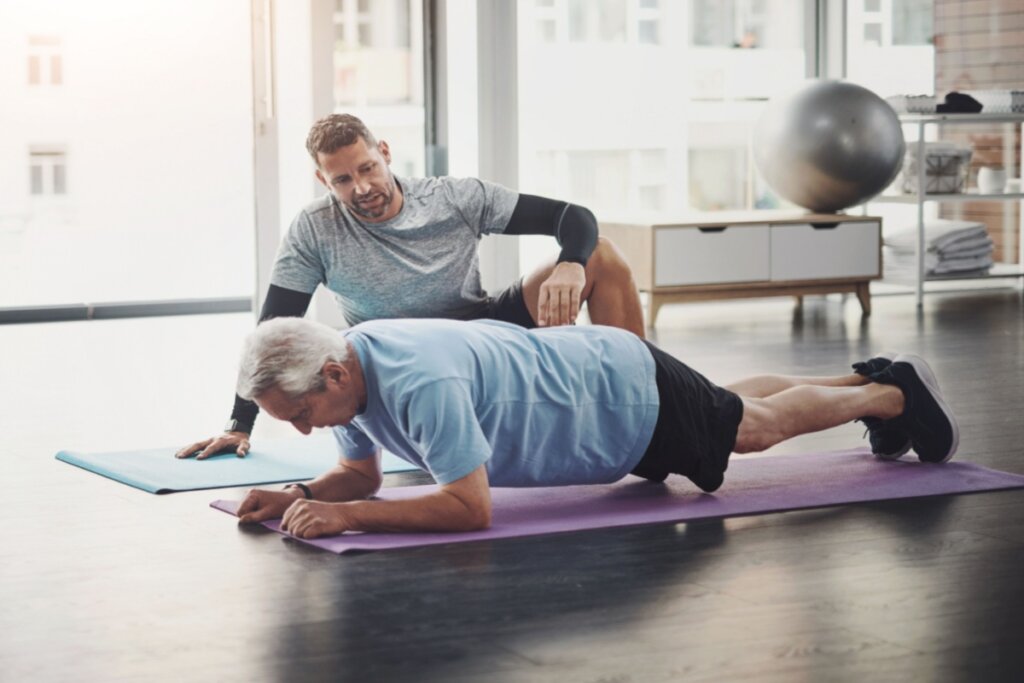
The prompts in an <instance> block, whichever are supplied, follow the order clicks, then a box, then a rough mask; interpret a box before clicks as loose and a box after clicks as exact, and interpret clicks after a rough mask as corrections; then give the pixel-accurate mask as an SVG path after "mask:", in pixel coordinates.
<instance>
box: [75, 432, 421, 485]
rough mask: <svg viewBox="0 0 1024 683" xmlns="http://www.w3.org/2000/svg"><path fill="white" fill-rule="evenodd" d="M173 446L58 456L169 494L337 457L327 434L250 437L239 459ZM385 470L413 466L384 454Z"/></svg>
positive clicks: (266, 478)
mask: <svg viewBox="0 0 1024 683" xmlns="http://www.w3.org/2000/svg"><path fill="white" fill-rule="evenodd" d="M175 450H176V449H174V448H154V449H151V450H144V451H121V452H115V453H79V452H77V451H61V452H59V453H57V459H58V460H62V461H64V462H66V463H70V464H72V465H77V466H78V467H81V468H82V469H86V470H89V471H90V472H95V473H96V474H100V475H103V476H104V477H109V478H110V479H113V480H115V481H119V482H121V483H122V484H128V485H129V486H134V487H135V488H139V489H142V490H143V491H149V492H150V493H174V492H175V491H194V490H197V489H219V488H225V487H229V486H255V485H258V484H275V483H280V482H286V481H301V480H303V479H312V478H314V477H316V476H318V475H320V474H322V473H323V472H325V471H327V470H328V469H330V468H331V467H333V466H334V465H336V464H337V462H338V449H337V446H336V445H335V442H334V437H333V436H331V434H330V433H323V434H314V435H311V436H306V437H302V438H295V439H278V440H266V441H255V442H254V443H253V447H252V450H250V451H249V454H248V455H246V456H245V457H244V458H239V457H237V456H235V455H234V454H233V453H232V454H226V455H216V456H213V457H212V458H208V459H207V460H196V459H195V458H184V459H178V458H175V457H174V451H175ZM381 466H382V468H383V469H384V472H407V471H410V470H415V469H416V468H415V467H413V466H412V465H410V464H409V463H407V462H406V461H404V460H402V459H401V458H399V457H397V456H395V455H392V454H391V453H384V457H383V460H382V462H381Z"/></svg>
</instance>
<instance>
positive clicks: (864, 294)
mask: <svg viewBox="0 0 1024 683" xmlns="http://www.w3.org/2000/svg"><path fill="white" fill-rule="evenodd" d="M857 300H858V301H860V310H861V311H863V313H864V315H871V287H870V283H868V282H858V283H857Z"/></svg>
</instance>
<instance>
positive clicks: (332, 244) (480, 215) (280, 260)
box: [270, 177, 519, 325]
mask: <svg viewBox="0 0 1024 683" xmlns="http://www.w3.org/2000/svg"><path fill="white" fill-rule="evenodd" d="M395 180H396V181H397V182H398V184H399V185H400V187H401V188H402V194H403V198H404V201H403V204H402V210H401V211H399V212H398V215H397V216H395V217H394V218H392V219H391V220H389V221H385V222H383V223H365V222H363V221H361V220H359V218H358V217H357V216H355V215H353V214H352V212H350V211H349V210H348V209H347V208H345V207H344V206H343V205H341V204H340V203H339V202H338V201H337V200H336V199H335V198H334V195H332V194H330V193H327V194H326V195H325V196H323V197H321V198H320V199H318V200H316V201H314V202H313V203H311V204H310V205H309V206H307V207H306V208H304V209H303V210H302V211H300V212H299V215H298V216H296V217H295V220H294V221H293V222H292V225H291V227H290V228H289V229H288V234H287V235H285V237H284V240H283V241H282V242H281V246H280V248H279V249H278V252H277V260H276V261H275V263H274V271H273V274H272V275H271V278H270V282H271V284H274V285H277V286H278V287H284V288H286V289H291V290H295V291H299V292H307V293H312V292H313V291H314V290H315V289H316V287H317V285H319V284H323V285H325V286H326V287H327V288H328V289H330V290H331V291H332V292H333V293H334V295H335V297H336V298H337V300H338V303H339V305H340V306H341V307H342V310H343V311H344V314H345V319H346V320H347V321H348V323H349V324H350V325H356V324H358V323H361V322H364V321H366V320H376V319H380V318H457V319H463V318H469V317H475V316H477V315H479V314H481V312H482V310H483V309H484V307H485V306H486V302H487V294H486V292H484V290H483V288H482V287H481V286H480V270H479V257H478V255H477V244H478V242H479V241H480V237H481V236H482V235H485V234H488V233H500V232H504V230H505V227H506V226H507V225H508V222H509V219H510V218H511V217H512V211H513V210H514V209H515V206H516V202H517V201H518V200H519V194H518V193H516V192H513V191H512V190H509V189H508V188H505V187H502V186H500V185H495V184H494V183H489V182H486V181H483V180H477V179H475V178H448V177H441V178H397V177H396V178H395Z"/></svg>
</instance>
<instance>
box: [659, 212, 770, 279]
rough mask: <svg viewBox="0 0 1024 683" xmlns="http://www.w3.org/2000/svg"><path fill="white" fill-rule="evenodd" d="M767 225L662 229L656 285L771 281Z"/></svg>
mask: <svg viewBox="0 0 1024 683" xmlns="http://www.w3.org/2000/svg"><path fill="white" fill-rule="evenodd" d="M768 242H769V239H768V226H767V225H744V226H731V227H726V228H698V227H686V228H658V229H657V230H656V231H655V233H654V285H655V286H656V287H671V286H674V285H698V284H714V283H725V282H753V281H756V280H767V279H768V277H769V275H770V273H771V268H770V267H769V265H768V258H769V256H768V255H769V244H768Z"/></svg>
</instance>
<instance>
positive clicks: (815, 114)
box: [754, 80, 905, 213]
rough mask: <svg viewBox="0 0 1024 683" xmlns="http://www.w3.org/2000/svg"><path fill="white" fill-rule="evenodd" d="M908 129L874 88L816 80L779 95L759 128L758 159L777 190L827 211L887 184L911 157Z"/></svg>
mask: <svg viewBox="0 0 1024 683" xmlns="http://www.w3.org/2000/svg"><path fill="white" fill-rule="evenodd" d="M904 150H905V145H904V142H903V129H902V128H900V121H899V118H897V116H896V112H894V111H893V109H892V107H890V106H889V105H888V104H887V103H886V102H885V100H883V99H882V98H880V97H879V96H878V95H876V94H875V93H873V92H871V91H870V90H868V89H867V88H862V87H861V86H859V85H854V84H853V83H844V82H841V81H822V80H813V81H809V82H807V83H805V84H804V85H802V86H801V87H799V88H798V89H796V90H794V91H792V92H790V93H788V94H785V95H781V96H779V97H775V98H772V100H771V101H770V102H769V103H768V107H767V108H766V109H765V110H764V113H763V114H762V115H761V118H760V119H759V120H758V122H757V126H756V128H755V130H754V160H755V161H756V163H757V167H758V168H759V169H760V171H761V175H763V176H764V179H765V180H766V181H767V182H768V184H769V185H770V186H771V188H772V189H773V190H775V191H776V192H778V193H779V194H780V195H782V196H783V197H785V198H786V199H788V200H789V201H791V202H793V203H794V204H797V205H799V206H803V207H805V208H808V209H810V210H811V211H815V212H819V213H831V212H834V211H839V210H840V209H845V208H846V207H848V206H853V205H855V204H860V203H861V202H863V201H864V200H866V199H868V198H869V197H873V196H875V195H876V194H878V193H879V192H881V191H882V190H884V189H885V188H886V187H887V186H888V185H889V183H891V182H892V181H893V179H894V178H895V177H896V174H897V173H899V170H900V167H901V164H902V163H903V152H904Z"/></svg>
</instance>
